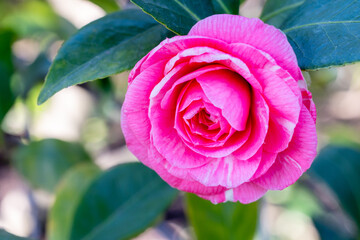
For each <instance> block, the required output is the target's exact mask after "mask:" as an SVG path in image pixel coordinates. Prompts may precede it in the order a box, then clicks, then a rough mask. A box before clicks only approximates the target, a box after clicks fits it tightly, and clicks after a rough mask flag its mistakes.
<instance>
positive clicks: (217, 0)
mask: <svg viewBox="0 0 360 240" xmlns="http://www.w3.org/2000/svg"><path fill="white" fill-rule="evenodd" d="M244 1H245V0H212V5H213V6H214V11H215V13H227V14H235V15H237V14H239V9H240V5H241V4H242V3H243V2H244Z"/></svg>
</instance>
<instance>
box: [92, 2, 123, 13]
mask: <svg viewBox="0 0 360 240" xmlns="http://www.w3.org/2000/svg"><path fill="white" fill-rule="evenodd" d="M89 1H90V2H93V3H95V4H96V5H98V6H99V7H101V8H102V9H104V10H105V11H106V12H108V13H110V12H115V11H118V10H119V9H120V6H119V5H118V4H117V3H116V0H89Z"/></svg>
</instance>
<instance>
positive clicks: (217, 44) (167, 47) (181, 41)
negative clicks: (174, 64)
mask: <svg viewBox="0 0 360 240" xmlns="http://www.w3.org/2000/svg"><path fill="white" fill-rule="evenodd" d="M193 47H209V48H213V49H218V50H220V49H223V48H224V47H226V43H225V42H224V41H221V40H218V39H216V38H207V37H201V36H176V37H173V38H170V39H165V40H164V41H162V42H161V43H160V44H159V45H158V46H157V47H155V48H154V49H153V50H151V52H149V53H148V54H147V55H146V56H145V57H144V58H143V59H141V60H140V61H139V62H138V64H136V65H135V67H134V68H133V70H132V71H131V72H130V75H129V82H130V83H131V82H132V81H133V79H135V78H136V76H137V75H139V73H140V72H142V71H144V70H145V69H146V68H148V67H149V66H151V65H153V64H155V63H157V62H159V61H162V60H168V59H171V58H172V57H174V56H176V55H177V54H178V53H179V52H181V51H183V50H185V49H189V48H193Z"/></svg>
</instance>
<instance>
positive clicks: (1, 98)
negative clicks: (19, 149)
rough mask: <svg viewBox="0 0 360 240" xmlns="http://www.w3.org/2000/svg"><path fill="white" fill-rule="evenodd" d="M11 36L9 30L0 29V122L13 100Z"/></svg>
mask: <svg viewBox="0 0 360 240" xmlns="http://www.w3.org/2000/svg"><path fill="white" fill-rule="evenodd" d="M13 38H14V36H13V33H12V32H11V31H8V30H1V29H0V123H1V121H2V120H3V118H4V117H5V115H6V113H7V112H8V111H9V109H10V108H11V106H12V105H13V103H14V100H15V96H14V94H13V93H12V90H11V87H10V80H11V76H12V74H13V71H14V69H13V63H12V53H11V45H12V42H13Z"/></svg>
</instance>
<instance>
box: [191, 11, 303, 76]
mask: <svg viewBox="0 0 360 240" xmlns="http://www.w3.org/2000/svg"><path fill="white" fill-rule="evenodd" d="M188 35H189V36H206V37H211V38H215V39H220V40H223V41H225V42H227V43H247V44H249V45H251V46H254V47H255V48H257V49H260V50H262V51H264V52H266V53H268V54H270V55H271V56H272V57H273V58H274V59H275V61H276V62H277V63H278V64H279V65H280V66H281V67H282V68H284V69H286V70H287V71H288V72H289V73H290V74H291V75H292V76H293V77H294V78H295V79H297V80H298V79H299V80H300V79H302V75H301V71H300V69H299V67H298V64H297V59H296V55H295V53H294V50H293V49H292V47H291V45H290V43H289V42H288V41H287V38H286V36H285V34H284V33H283V32H281V31H280V30H279V29H277V28H275V27H273V26H270V25H267V24H265V23H263V22H262V21H261V20H260V19H255V18H246V17H242V16H236V15H227V14H220V15H213V16H210V17H208V18H205V19H203V20H202V21H199V22H198V23H196V24H195V25H194V26H193V27H192V29H191V30H190V32H189V34H188Z"/></svg>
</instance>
